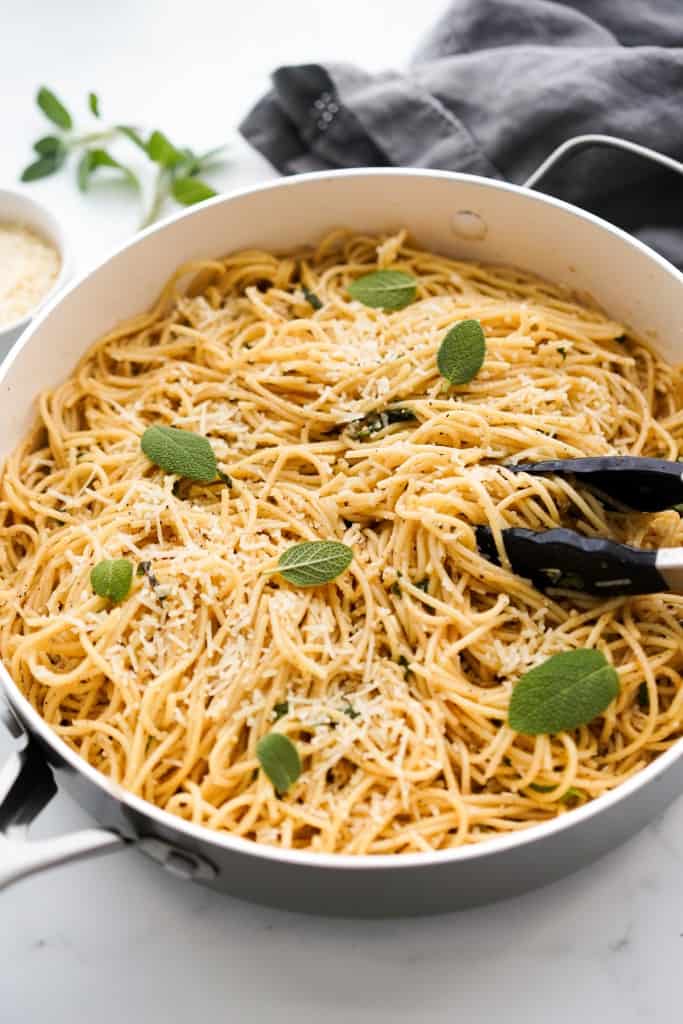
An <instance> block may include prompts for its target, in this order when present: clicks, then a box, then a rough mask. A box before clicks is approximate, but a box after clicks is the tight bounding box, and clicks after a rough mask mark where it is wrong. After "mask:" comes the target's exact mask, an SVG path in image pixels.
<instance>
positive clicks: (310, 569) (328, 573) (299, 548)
mask: <svg viewBox="0 0 683 1024" xmlns="http://www.w3.org/2000/svg"><path fill="white" fill-rule="evenodd" d="M352 559H353V551H352V549H351V548H350V547H349V546H348V544H342V543H341V541H338V540H304V541H301V543H300V544H294V545H293V546H292V547H291V548H287V550H286V551H283V552H282V554H281V555H280V558H279V559H278V563H277V567H276V568H275V569H271V570H269V572H270V573H278V574H279V575H280V576H282V577H283V578H284V579H286V580H287V582H288V583H293V584H294V585H295V586H296V587H318V586H320V585H321V584H322V583H329V582H330V580H333V579H336V577H337V576H339V575H340V574H341V573H343V572H344V570H345V569H348V567H349V566H350V564H351V561H352Z"/></svg>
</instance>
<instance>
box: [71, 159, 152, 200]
mask: <svg viewBox="0 0 683 1024" xmlns="http://www.w3.org/2000/svg"><path fill="white" fill-rule="evenodd" d="M98 167H112V168H113V169H114V170H115V171H121V173H122V174H123V176H124V177H125V178H126V179H127V180H128V181H129V182H130V183H131V184H132V185H135V186H136V187H137V186H139V181H138V179H137V177H136V176H135V174H133V172H132V171H131V170H130V168H129V167H126V166H125V164H122V163H120V162H119V161H118V160H115V159H114V157H113V156H111V155H110V154H109V153H107V151H106V149H86V151H85V153H84V154H83V156H82V157H81V159H80V161H79V163H78V172H77V178H78V187H79V188H80V190H81V192H86V191H87V189H88V186H89V184H90V177H91V175H92V174H93V172H94V171H96V170H97V168H98Z"/></svg>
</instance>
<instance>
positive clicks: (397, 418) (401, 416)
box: [348, 405, 417, 441]
mask: <svg viewBox="0 0 683 1024" xmlns="http://www.w3.org/2000/svg"><path fill="white" fill-rule="evenodd" d="M416 420H417V416H416V415H415V413H414V412H413V410H412V409H407V408H406V407H405V406H400V405H399V406H394V407H393V408H391V409H381V410H378V411H377V412H369V413H368V414H367V415H366V416H361V418H360V419H357V420H352V421H351V423H349V425H348V431H349V434H350V436H351V437H352V438H353V439H354V440H355V441H366V440H367V439H368V438H369V437H372V435H373V434H377V433H379V431H380V430H384V429H385V428H386V427H389V426H391V425H392V424H393V423H414V422H415V421H416Z"/></svg>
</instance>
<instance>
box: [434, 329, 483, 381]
mask: <svg viewBox="0 0 683 1024" xmlns="http://www.w3.org/2000/svg"><path fill="white" fill-rule="evenodd" d="M485 355H486V338H485V337H484V332H483V330H482V329H481V324H480V323H479V321H478V320H462V321H461V322H460V323H459V324H456V325H455V327H452V328H451V329H450V331H449V332H448V334H447V335H446V337H445V338H444V339H443V341H442V342H441V345H440V346H439V351H438V353H437V357H436V363H437V366H438V367H439V373H440V374H441V376H442V377H445V378H446V380H447V381H448V383H449V384H467V383H468V381H471V380H472V379H473V378H474V377H476V376H477V374H478V373H479V371H480V370H481V368H482V366H483V363H484V357H485Z"/></svg>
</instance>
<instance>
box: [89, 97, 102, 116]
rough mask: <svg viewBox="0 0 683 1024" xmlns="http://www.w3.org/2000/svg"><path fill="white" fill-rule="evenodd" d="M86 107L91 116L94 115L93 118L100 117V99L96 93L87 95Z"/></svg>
mask: <svg viewBox="0 0 683 1024" xmlns="http://www.w3.org/2000/svg"><path fill="white" fill-rule="evenodd" d="M88 107H89V108H90V113H91V114H94V115H95V117H99V116H100V98H99V96H98V95H97V93H96V92H89V93H88Z"/></svg>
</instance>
